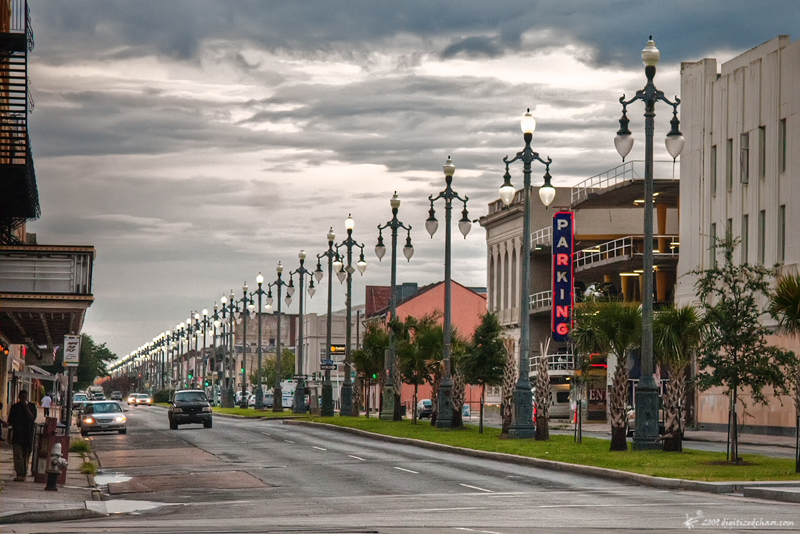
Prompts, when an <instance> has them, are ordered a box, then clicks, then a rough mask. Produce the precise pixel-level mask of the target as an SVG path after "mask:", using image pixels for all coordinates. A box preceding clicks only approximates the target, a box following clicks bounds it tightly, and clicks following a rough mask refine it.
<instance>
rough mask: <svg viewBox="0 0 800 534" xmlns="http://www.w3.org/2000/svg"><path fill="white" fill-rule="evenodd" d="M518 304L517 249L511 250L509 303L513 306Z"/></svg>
mask: <svg viewBox="0 0 800 534" xmlns="http://www.w3.org/2000/svg"><path fill="white" fill-rule="evenodd" d="M518 305H519V295H518V294H517V249H516V248H515V249H513V250H512V251H511V305H510V306H509V308H513V307H515V306H518Z"/></svg>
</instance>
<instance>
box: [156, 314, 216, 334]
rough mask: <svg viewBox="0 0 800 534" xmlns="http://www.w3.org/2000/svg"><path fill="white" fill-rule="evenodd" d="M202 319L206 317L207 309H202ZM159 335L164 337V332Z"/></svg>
mask: <svg viewBox="0 0 800 534" xmlns="http://www.w3.org/2000/svg"><path fill="white" fill-rule="evenodd" d="M203 317H208V308H203ZM161 335H162V336H163V335H164V332H161Z"/></svg>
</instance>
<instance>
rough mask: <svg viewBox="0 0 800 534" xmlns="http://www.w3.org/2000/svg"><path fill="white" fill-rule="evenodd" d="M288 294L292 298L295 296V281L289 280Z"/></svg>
mask: <svg viewBox="0 0 800 534" xmlns="http://www.w3.org/2000/svg"><path fill="white" fill-rule="evenodd" d="M286 294H287V295H289V296H290V297H293V296H294V279H291V278H290V279H289V285H288V286H287V287H286Z"/></svg>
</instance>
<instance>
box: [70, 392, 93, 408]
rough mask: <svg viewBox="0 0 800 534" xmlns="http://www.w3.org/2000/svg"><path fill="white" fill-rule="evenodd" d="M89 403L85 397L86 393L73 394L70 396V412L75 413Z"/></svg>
mask: <svg viewBox="0 0 800 534" xmlns="http://www.w3.org/2000/svg"><path fill="white" fill-rule="evenodd" d="M87 402H89V397H87V396H86V393H75V394H74V395H73V396H72V410H73V411H77V410H80V409H81V406H83V405H84V404H86V403H87Z"/></svg>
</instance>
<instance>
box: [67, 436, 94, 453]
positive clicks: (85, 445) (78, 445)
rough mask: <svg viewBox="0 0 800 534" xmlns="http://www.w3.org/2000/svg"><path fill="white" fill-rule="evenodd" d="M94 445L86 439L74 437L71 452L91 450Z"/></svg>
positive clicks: (70, 447) (70, 445) (70, 446)
mask: <svg viewBox="0 0 800 534" xmlns="http://www.w3.org/2000/svg"><path fill="white" fill-rule="evenodd" d="M91 451H92V446H91V445H89V442H88V441H86V440H85V439H73V440H72V441H71V442H70V444H69V452H86V453H88V452H91Z"/></svg>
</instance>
